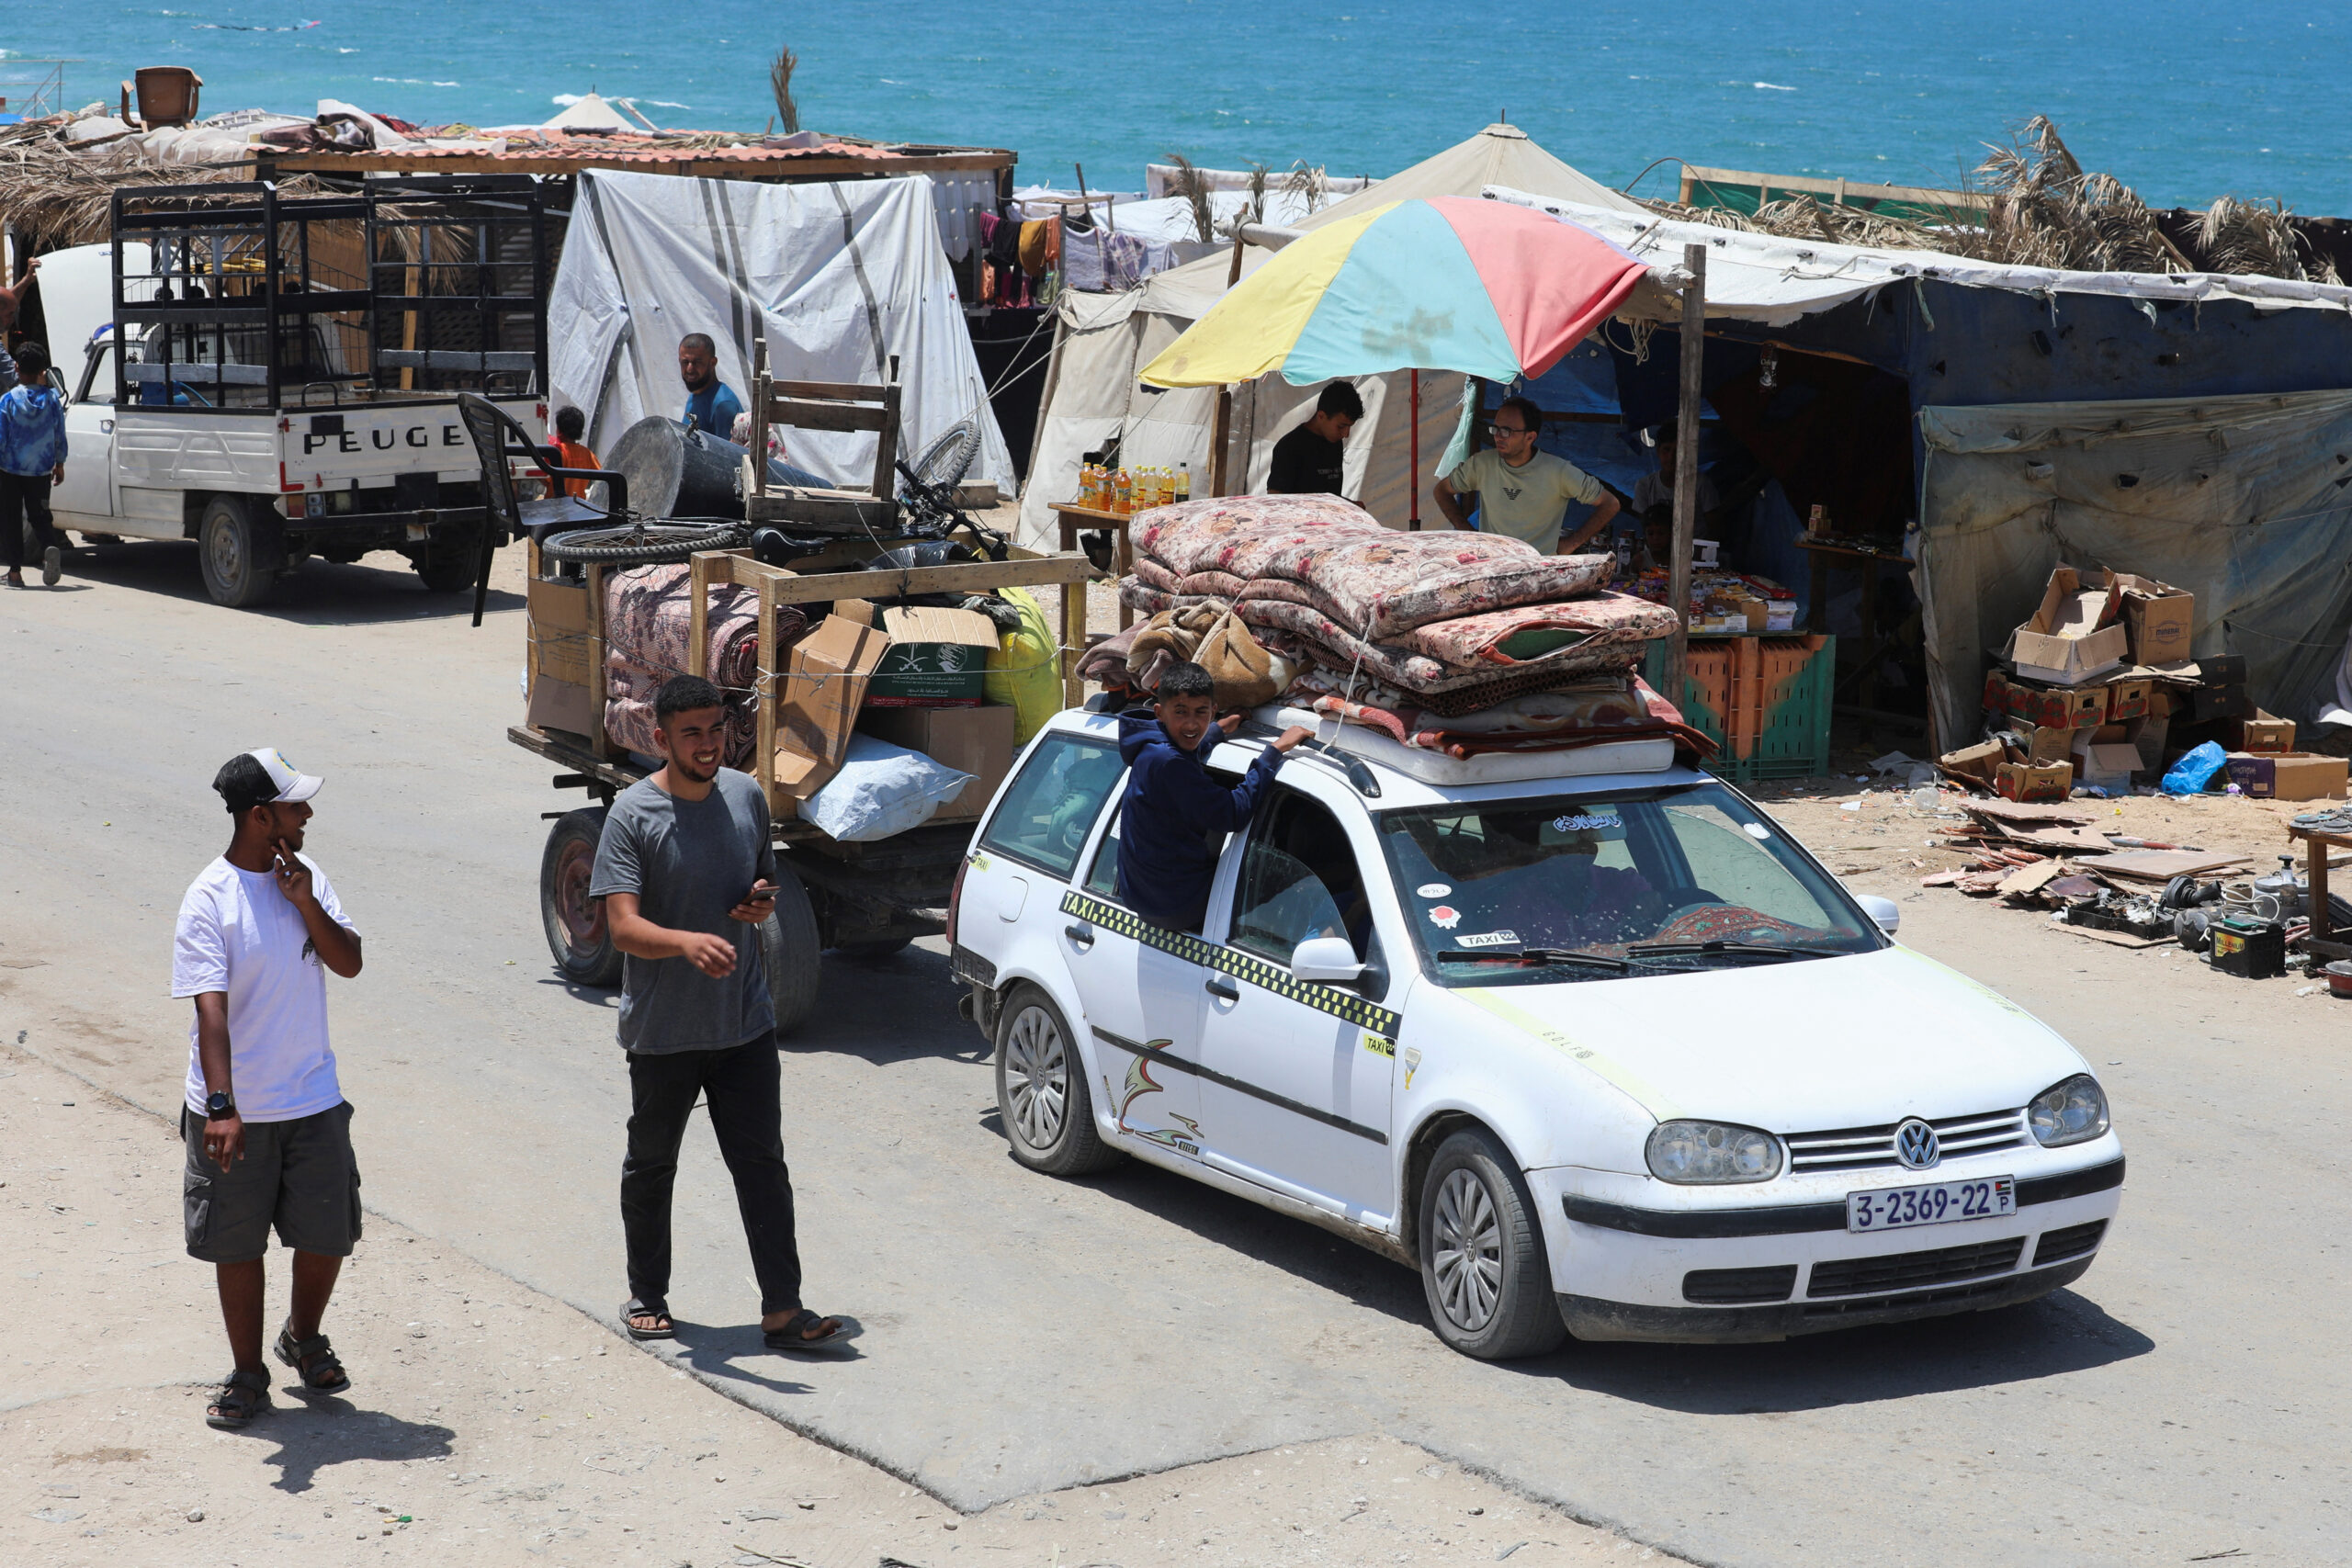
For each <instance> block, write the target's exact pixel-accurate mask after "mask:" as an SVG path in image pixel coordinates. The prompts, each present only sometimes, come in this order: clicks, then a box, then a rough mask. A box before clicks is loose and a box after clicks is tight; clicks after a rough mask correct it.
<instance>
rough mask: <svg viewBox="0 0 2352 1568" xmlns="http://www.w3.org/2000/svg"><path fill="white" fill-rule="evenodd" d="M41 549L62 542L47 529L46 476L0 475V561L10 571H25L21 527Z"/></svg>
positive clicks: (50, 528)
mask: <svg viewBox="0 0 2352 1568" xmlns="http://www.w3.org/2000/svg"><path fill="white" fill-rule="evenodd" d="M26 523H30V524H31V525H32V526H33V537H34V538H36V539H39V540H40V545H41V548H43V549H47V548H48V547H50V546H51V545H62V544H64V543H65V540H64V539H63V538H62V536H60V535H59V534H58V532H57V530H56V529H54V528H52V527H51V526H50V525H49V476H48V475H47V474H9V473H0V561H5V562H6V563H7V567H8V570H10V571H22V570H24V569H25V524H26Z"/></svg>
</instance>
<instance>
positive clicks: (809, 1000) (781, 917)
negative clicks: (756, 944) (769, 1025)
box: [760, 865, 824, 1035]
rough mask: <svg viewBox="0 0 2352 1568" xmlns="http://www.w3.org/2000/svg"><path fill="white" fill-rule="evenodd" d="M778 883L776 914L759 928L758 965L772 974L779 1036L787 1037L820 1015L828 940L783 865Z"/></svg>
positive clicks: (770, 982) (806, 891) (806, 897)
mask: <svg viewBox="0 0 2352 1568" xmlns="http://www.w3.org/2000/svg"><path fill="white" fill-rule="evenodd" d="M775 881H776V892H775V914H773V915H770V916H769V917H768V918H767V919H765V920H763V921H762V922H761V924H760V961H761V963H762V964H763V965H764V966H765V967H766V969H767V972H768V999H769V1000H770V1001H771V1002H772V1003H773V1004H774V1005H775V1032H776V1033H777V1034H778V1035H788V1034H791V1033H794V1032H797V1030H798V1029H799V1028H800V1026H801V1025H802V1024H804V1023H806V1022H808V1021H809V1014H811V1013H813V1012H815V1011H816V1010H817V974H818V962H817V960H818V954H819V953H820V952H822V951H823V948H824V938H822V937H821V936H820V935H818V934H817V910H816V907H815V906H814V905H812V904H810V903H809V889H807V888H806V887H803V886H800V879H799V878H798V877H797V876H795V875H793V874H792V873H791V872H790V871H789V870H787V869H786V868H785V867H784V866H781V865H779V866H777V867H776V868H775Z"/></svg>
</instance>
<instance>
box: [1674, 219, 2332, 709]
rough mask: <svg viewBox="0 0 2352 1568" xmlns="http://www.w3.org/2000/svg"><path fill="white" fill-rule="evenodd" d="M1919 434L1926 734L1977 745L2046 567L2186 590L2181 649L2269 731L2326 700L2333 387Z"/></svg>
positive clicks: (2039, 407)
mask: <svg viewBox="0 0 2352 1568" xmlns="http://www.w3.org/2000/svg"><path fill="white" fill-rule="evenodd" d="M1710 265H1712V264H1710ZM1709 280H1710V282H1712V281H1713V276H1712V274H1711V275H1710V279H1709ZM1919 426H1920V434H1921V435H1922V436H1923V438H1924V439H1925V441H1926V444H1927V472H1926V475H1925V479H1924V483H1923V485H1922V487H1921V489H1922V505H1921V532H1920V544H1919V579H1920V581H1919V584H1918V589H1919V597H1920V600H1921V602H1922V603H1923V604H1925V606H1926V626H1925V630H1926V635H1927V651H1928V680H1929V684H1930V689H1931V694H1932V696H1933V698H1934V701H1935V710H1934V711H1935V716H1936V721H1937V724H1938V725H1939V729H1938V734H1939V735H1940V736H1943V737H1946V738H1948V739H1949V738H1952V737H1958V738H1960V739H1968V738H1971V737H1973V736H1974V735H1975V734H1976V733H1977V728H1978V727H1977V705H1978V702H1979V697H1980V694H1981V691H1982V688H1983V684H1984V679H1985V656H1986V655H1987V654H1988V653H1995V654H1996V653H1997V652H1998V651H1999V649H2000V648H2001V645H2002V643H2003V641H2004V640H2005V639H2006V638H2007V637H2008V634H2009V632H2010V630H2011V628H2013V627H2014V626H2017V625H2018V623H2019V622H2021V621H2024V620H2025V619H2027V618H2028V617H2029V616H2030V615H2032V614H2033V610H2034V606H2035V605H2036V604H2038V603H2040V601H2041V592H2042V588H2043V585H2044V584H2045V583H2046V582H2047V581H2049V577H2050V569H2051V568H2052V567H2053V566H2057V565H2059V564H2061V563H2062V562H2063V563H2065V564H2068V565H2073V566H2102V567H2107V568H2109V569H2110V570H2116V571H2128V572H2132V573H2134V574H2136V575H2138V576H2142V577H2153V578H2155V579H2157V580H2158V581H2164V582H2168V583H2171V584H2172V585H2173V586H2174V587H2176V588H2185V589H2187V590H2188V591H2189V592H2192V593H2194V594H2196V595H2197V625H2196V633H2195V640H2194V642H2193V644H2192V645H2191V647H2192V651H2193V653H2194V654H2195V655H2196V656H2198V657H2199V658H2210V657H2212V656H2213V655H2216V654H2222V653H2234V654H2242V655H2244V656H2245V661H2246V681H2247V684H2248V686H2249V687H2250V688H2251V689H2252V691H2253V693H2254V695H2255V699H2256V701H2258V702H2260V703H2262V704H2263V705H2265V706H2267V707H2268V708H2269V709H2270V710H2271V711H2272V712H2274V713H2277V714H2278V715H2279V716H2282V717H2287V718H2294V719H2299V720H2303V721H2309V720H2310V719H2311V718H2312V717H2314V716H2316V714H2317V712H2318V710H2319V709H2320V707H2321V706H2322V705H2324V704H2325V703H2327V702H2330V701H2333V700H2334V699H2335V671H2336V665H2337V662H2338V660H2341V659H2342V658H2343V657H2344V652H2345V636H2346V626H2347V624H2352V573H2347V570H2346V548H2345V546H2346V539H2347V536H2352V391H2335V392H2289V393H2281V394H2266V395H2260V396H2247V397H2226V398H2195V399H2190V398H2180V399H2171V398H2165V399H2149V400H2133V401H2121V402H2080V403H2010V404H2005V405H2004V404H1996V405H1989V406H1985V407H1977V408H1926V409H1921V410H1920V411H1919ZM1950 743H1952V744H1957V743H1958V742H1957V741H1951V742H1950Z"/></svg>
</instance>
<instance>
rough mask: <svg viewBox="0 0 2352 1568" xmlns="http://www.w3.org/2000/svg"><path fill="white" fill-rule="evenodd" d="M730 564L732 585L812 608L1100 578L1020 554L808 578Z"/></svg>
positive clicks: (1069, 561)
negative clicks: (769, 589)
mask: <svg viewBox="0 0 2352 1568" xmlns="http://www.w3.org/2000/svg"><path fill="white" fill-rule="evenodd" d="M707 553H718V552H707ZM731 559H732V562H733V565H732V568H731V570H732V571H733V573H734V577H733V581H737V582H742V583H751V584H761V583H764V582H765V581H769V580H770V579H773V580H774V581H775V602H776V603H777V604H819V603H821V602H823V601H825V600H829V599H895V598H898V597H899V595H901V594H910V593H986V592H991V591H993V590H995V589H999V588H1036V587H1044V586H1046V585H1048V584H1053V583H1069V584H1080V583H1084V582H1087V581H1091V579H1093V578H1095V577H1098V576H1100V575H1101V574H1100V573H1099V572H1097V571H1096V570H1094V563H1093V562H1092V561H1090V560H1088V559H1087V558H1085V557H1084V556H1082V555H1065V554H1062V553H1060V552H1056V553H1055V554H1053V555H1032V554H1028V553H1026V552H1023V551H1018V550H1016V551H1014V552H1013V558H1012V559H1010V560H1001V561H966V562H963V563H961V564H960V565H956V566H919V567H909V568H903V569H900V570H891V571H839V572H821V573H814V574H810V575H806V576H803V575H800V574H798V573H795V572H789V571H786V570H784V569H783V568H781V567H774V566H767V565H763V563H761V562H759V561H755V560H752V559H751V558H749V557H746V556H735V557H732V558H731Z"/></svg>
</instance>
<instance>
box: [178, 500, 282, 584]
mask: <svg viewBox="0 0 2352 1568" xmlns="http://www.w3.org/2000/svg"><path fill="white" fill-rule="evenodd" d="M260 513H261V508H260V507H258V506H255V505H254V504H253V503H252V502H249V501H247V500H246V499H245V498H244V497H243V496H240V495H216V496H214V497H213V498H212V500H211V501H210V502H209V503H208V504H207V505H206V506H205V508H204V516H203V519H202V521H200V522H198V524H197V526H196V544H197V560H198V563H199V564H200V566H201V567H202V569H203V572H204V591H205V592H207V593H209V594H210V595H211V596H212V602H213V603H214V604H226V605H227V606H229V607H230V608H231V609H232V610H241V609H243V608H244V607H245V606H247V605H249V604H260V603H261V602H262V601H263V600H265V599H266V598H268V597H269V592H270V590H271V589H273V588H275V587H276V586H277V569H278V568H279V567H281V566H284V565H285V564H286V536H285V533H284V530H283V529H281V528H280V527H279V525H278V522H277V517H276V515H275V514H274V513H273V514H272V515H270V516H269V517H266V518H265V517H263V516H262V515H261V514H260Z"/></svg>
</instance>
